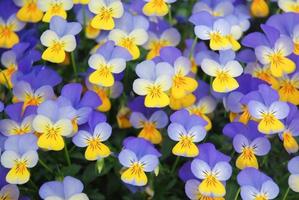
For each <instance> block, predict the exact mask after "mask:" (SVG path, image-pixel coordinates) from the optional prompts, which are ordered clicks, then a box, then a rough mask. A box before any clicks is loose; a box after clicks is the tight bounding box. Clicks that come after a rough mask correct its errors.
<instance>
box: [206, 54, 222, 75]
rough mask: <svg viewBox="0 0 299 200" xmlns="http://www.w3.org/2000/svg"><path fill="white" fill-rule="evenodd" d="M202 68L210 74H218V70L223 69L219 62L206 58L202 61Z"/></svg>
mask: <svg viewBox="0 0 299 200" xmlns="http://www.w3.org/2000/svg"><path fill="white" fill-rule="evenodd" d="M201 69H202V70H203V71H204V73H206V74H208V75H209V76H216V72H217V70H219V69H221V66H220V65H219V63H218V62H216V61H214V60H212V59H208V58H205V59H204V60H203V61H202V63H201Z"/></svg>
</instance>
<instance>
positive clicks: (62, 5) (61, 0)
mask: <svg viewBox="0 0 299 200" xmlns="http://www.w3.org/2000/svg"><path fill="white" fill-rule="evenodd" d="M37 6H38V8H39V9H40V10H42V11H43V12H45V14H44V16H43V22H50V21H51V19H52V17H53V16H60V17H62V18H63V19H66V17H67V13H66V11H68V10H70V9H72V7H73V1H72V0H37Z"/></svg>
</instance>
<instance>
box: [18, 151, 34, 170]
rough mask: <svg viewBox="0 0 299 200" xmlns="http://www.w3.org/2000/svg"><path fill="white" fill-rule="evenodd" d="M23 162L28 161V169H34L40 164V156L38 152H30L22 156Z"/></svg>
mask: <svg viewBox="0 0 299 200" xmlns="http://www.w3.org/2000/svg"><path fill="white" fill-rule="evenodd" d="M21 159H22V160H26V166H27V167H28V168H32V167H34V166H35V165H36V164H37V162H38V154H37V152H36V151H28V152H26V153H24V154H23V155H22V158H21Z"/></svg>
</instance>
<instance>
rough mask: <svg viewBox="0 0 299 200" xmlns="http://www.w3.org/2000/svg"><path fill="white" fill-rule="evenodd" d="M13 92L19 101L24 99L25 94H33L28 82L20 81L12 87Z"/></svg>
mask: <svg viewBox="0 0 299 200" xmlns="http://www.w3.org/2000/svg"><path fill="white" fill-rule="evenodd" d="M13 94H14V96H15V97H17V99H18V100H19V101H25V100H26V97H27V96H30V97H32V96H33V90H32V88H31V85H30V84H29V83H27V82H25V81H20V82H18V83H17V84H16V85H15V86H14V87H13Z"/></svg>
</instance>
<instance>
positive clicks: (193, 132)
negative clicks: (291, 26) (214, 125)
mask: <svg viewBox="0 0 299 200" xmlns="http://www.w3.org/2000/svg"><path fill="white" fill-rule="evenodd" d="M206 133H207V132H206V129H205V128H204V127H202V126H193V127H192V128H191V129H190V130H189V131H188V135H190V136H192V138H193V142H200V141H202V140H203V139H204V138H205V136H206Z"/></svg>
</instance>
